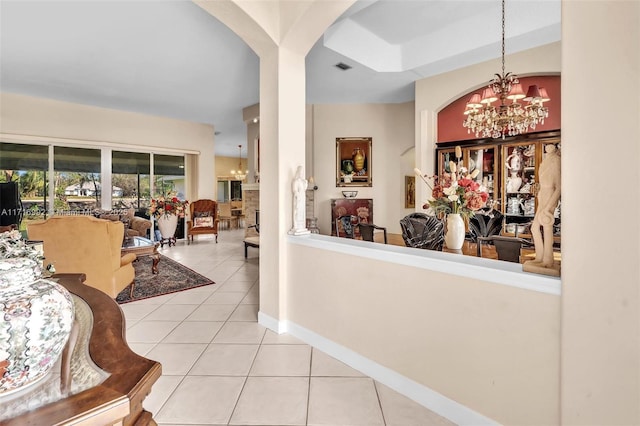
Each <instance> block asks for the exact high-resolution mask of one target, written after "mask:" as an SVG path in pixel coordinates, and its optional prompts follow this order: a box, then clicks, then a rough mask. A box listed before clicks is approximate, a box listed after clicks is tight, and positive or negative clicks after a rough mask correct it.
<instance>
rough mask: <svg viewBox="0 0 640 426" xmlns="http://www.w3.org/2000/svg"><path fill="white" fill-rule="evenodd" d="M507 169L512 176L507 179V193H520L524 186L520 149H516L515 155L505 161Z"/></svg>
mask: <svg viewBox="0 0 640 426" xmlns="http://www.w3.org/2000/svg"><path fill="white" fill-rule="evenodd" d="M505 167H506V168H507V170H509V172H510V176H509V177H508V178H507V192H509V193H512V192H518V190H519V189H520V186H522V177H520V173H522V153H521V152H520V150H519V149H515V150H514V151H513V153H512V154H511V155H510V156H508V157H507V159H506V160H505Z"/></svg>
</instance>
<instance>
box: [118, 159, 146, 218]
mask: <svg viewBox="0 0 640 426" xmlns="http://www.w3.org/2000/svg"><path fill="white" fill-rule="evenodd" d="M111 183H112V185H113V193H112V198H111V207H112V208H114V209H128V208H134V209H136V210H146V209H147V208H148V207H149V204H150V198H151V156H150V154H149V153H142V152H124V151H113V152H112V154H111Z"/></svg>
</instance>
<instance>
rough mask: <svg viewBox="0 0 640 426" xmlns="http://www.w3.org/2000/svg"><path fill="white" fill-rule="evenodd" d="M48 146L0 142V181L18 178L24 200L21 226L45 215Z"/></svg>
mask: <svg viewBox="0 0 640 426" xmlns="http://www.w3.org/2000/svg"><path fill="white" fill-rule="evenodd" d="M48 157H49V147H48V146H46V145H25V144H15V143H5V142H2V143H0V183H5V182H17V183H18V191H19V194H20V199H21V201H22V210H21V211H20V212H19V213H21V214H22V222H21V224H20V229H22V230H24V229H26V225H27V223H28V222H29V221H32V220H40V219H44V218H45V214H46V211H47V190H48V187H47V169H48V168H49V160H48Z"/></svg>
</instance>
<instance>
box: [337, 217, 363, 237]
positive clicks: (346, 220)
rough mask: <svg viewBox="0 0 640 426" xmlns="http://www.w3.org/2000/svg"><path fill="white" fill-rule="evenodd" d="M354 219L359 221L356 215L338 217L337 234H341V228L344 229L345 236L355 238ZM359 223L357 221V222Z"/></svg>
mask: <svg viewBox="0 0 640 426" xmlns="http://www.w3.org/2000/svg"><path fill="white" fill-rule="evenodd" d="M354 219H355V220H356V221H357V219H358V218H357V217H356V216H352V215H346V216H340V217H339V218H337V219H336V235H337V236H338V237H339V236H340V229H342V231H344V236H345V237H346V238H355V228H354V223H353V222H354ZM356 224H357V222H356Z"/></svg>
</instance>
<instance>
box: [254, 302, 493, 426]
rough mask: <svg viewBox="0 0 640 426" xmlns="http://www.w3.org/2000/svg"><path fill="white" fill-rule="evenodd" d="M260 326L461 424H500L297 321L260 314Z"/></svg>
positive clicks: (475, 425) (472, 425)
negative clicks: (296, 339)
mask: <svg viewBox="0 0 640 426" xmlns="http://www.w3.org/2000/svg"><path fill="white" fill-rule="evenodd" d="M258 323H259V324H260V325H263V326H264V327H267V328H269V329H270V330H273V331H275V332H276V333H278V334H281V333H288V334H291V335H292V336H294V337H296V338H298V339H300V340H302V341H303V342H305V343H307V344H308V345H311V346H313V347H314V348H318V349H319V350H321V351H323V352H325V353H327V354H329V355H331V356H332V357H334V358H335V359H337V360H340V361H342V362H343V363H345V364H347V365H348V366H350V367H352V368H355V369H356V370H358V371H360V372H362V373H363V374H366V375H367V376H369V377H371V378H372V379H374V380H377V381H378V382H380V383H382V384H384V385H385V386H388V387H390V388H391V389H393V390H395V391H396V392H398V393H400V394H402V395H404V396H406V397H407V398H409V399H411V400H413V401H415V402H417V403H418V404H420V405H422V406H423V407H426V408H428V409H429V410H431V411H434V412H436V413H438V414H439V415H441V416H442V417H445V418H447V419H449V420H451V421H452V422H454V423H456V424H458V425H461V426H463V425H469V426H478V425H499V423H498V422H496V421H495V420H492V419H490V418H488V417H485V416H483V415H482V414H480V413H477V412H475V411H474V410H472V409H470V408H468V407H466V406H464V405H462V404H460V403H458V402H456V401H454V400H452V399H449V398H447V397H446V396H444V395H442V394H440V393H438V392H436V391H434V390H433V389H430V388H428V387H426V386H424V385H421V384H420V383H417V382H415V381H413V380H411V379H409V378H407V377H405V376H403V375H401V374H399V373H397V372H395V371H393V370H391V369H389V368H387V367H384V366H382V365H380V364H378V363H376V362H374V361H372V360H370V359H368V358H366V357H364V356H362V355H360V354H358V353H356V352H354V351H352V350H351V349H349V348H346V347H344V346H342V345H339V344H337V343H335V342H333V341H331V340H329V339H327V338H325V337H323V336H321V335H319V334H317V333H315V332H313V331H311V330H309V329H307V328H304V327H302V326H299V325H297V324H295V323H293V322H290V321H278V320H276V319H275V318H273V317H270V316H269V315H266V314H264V313H262V312H258Z"/></svg>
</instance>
